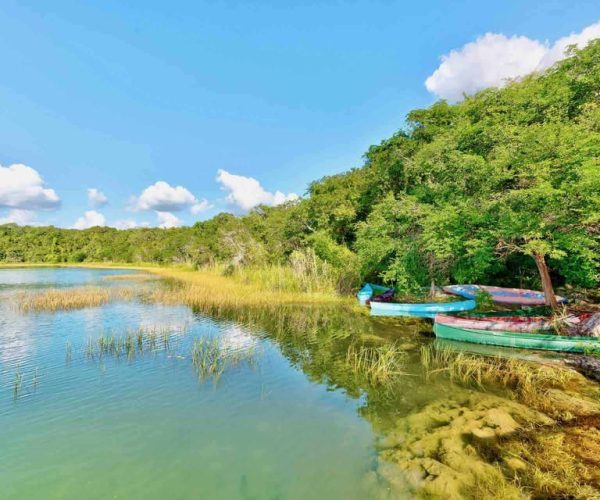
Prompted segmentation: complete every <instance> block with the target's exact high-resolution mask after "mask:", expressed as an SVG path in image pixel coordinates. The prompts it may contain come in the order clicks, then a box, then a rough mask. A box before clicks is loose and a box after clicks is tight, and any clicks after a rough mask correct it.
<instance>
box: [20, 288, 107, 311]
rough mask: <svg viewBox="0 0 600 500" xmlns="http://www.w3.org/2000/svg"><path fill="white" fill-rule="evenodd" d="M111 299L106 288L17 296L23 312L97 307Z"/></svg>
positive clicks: (52, 291) (54, 289)
mask: <svg viewBox="0 0 600 500" xmlns="http://www.w3.org/2000/svg"><path fill="white" fill-rule="evenodd" d="M110 298H111V297H110V293H109V291H108V289H105V288H99V287H83V288H70V289H56V288H51V289H49V290H45V291H43V292H27V293H21V294H19V295H18V296H17V303H18V308H19V310H20V311H21V312H37V311H51V312H52V311H60V310H72V309H81V308H84V307H97V306H100V305H102V304H105V303H107V302H108V301H109V300H110Z"/></svg>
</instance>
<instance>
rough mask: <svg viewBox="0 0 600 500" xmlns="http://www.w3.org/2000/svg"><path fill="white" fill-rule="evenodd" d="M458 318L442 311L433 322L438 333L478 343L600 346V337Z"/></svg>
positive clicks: (577, 347)
mask: <svg viewBox="0 0 600 500" xmlns="http://www.w3.org/2000/svg"><path fill="white" fill-rule="evenodd" d="M454 319H455V318H453V317H452V316H447V315H442V314H440V315H438V316H436V317H435V323H434V325H433V331H434V332H435V335H436V337H438V338H440V339H446V340H458V341H461V342H471V343H474V344H486V345H496V346H501V347H519V348H522V349H542V350H546V351H565V352H584V351H585V350H587V349H600V340H599V339H598V338H597V337H570V336H565V335H556V334H552V333H522V332H510V331H495V330H481V329H474V328H462V327H460V326H458V325H457V324H455V322H454V321H452V320H454Z"/></svg>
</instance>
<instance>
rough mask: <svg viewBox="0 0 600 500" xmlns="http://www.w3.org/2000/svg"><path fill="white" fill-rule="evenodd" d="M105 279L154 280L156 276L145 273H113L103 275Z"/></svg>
mask: <svg viewBox="0 0 600 500" xmlns="http://www.w3.org/2000/svg"><path fill="white" fill-rule="evenodd" d="M103 279H104V280H105V281H149V280H155V279H156V276H152V275H151V274H146V273H135V274H133V273H131V274H113V275H111V276H105V277H104V278H103Z"/></svg>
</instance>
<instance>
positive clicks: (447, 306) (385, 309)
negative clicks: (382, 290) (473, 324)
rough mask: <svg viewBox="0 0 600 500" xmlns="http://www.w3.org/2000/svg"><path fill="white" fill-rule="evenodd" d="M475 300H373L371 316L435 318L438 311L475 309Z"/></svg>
mask: <svg viewBox="0 0 600 500" xmlns="http://www.w3.org/2000/svg"><path fill="white" fill-rule="evenodd" d="M475 306H476V303H475V301H474V300H461V301H457V302H440V303H436V302H431V303H427V304H397V303H393V302H375V301H372V302H371V316H414V317H419V318H433V317H435V315H436V314H438V313H443V312H461V311H470V310H472V309H475Z"/></svg>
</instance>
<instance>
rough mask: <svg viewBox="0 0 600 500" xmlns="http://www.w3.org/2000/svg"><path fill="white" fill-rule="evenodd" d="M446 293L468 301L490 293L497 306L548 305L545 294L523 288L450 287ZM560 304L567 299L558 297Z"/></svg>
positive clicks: (447, 287)
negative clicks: (480, 294)
mask: <svg viewBox="0 0 600 500" xmlns="http://www.w3.org/2000/svg"><path fill="white" fill-rule="evenodd" d="M443 290H444V292H446V293H449V294H452V295H458V296H459V297H464V298H466V299H475V298H476V297H477V295H478V294H479V293H482V292H484V293H489V294H490V295H491V297H492V300H493V301H494V302H496V303H497V304H506V305H520V306H541V305H544V304H545V303H546V299H545V297H544V294H543V292H538V291H536V290H526V289H523V288H502V287H499V286H486V285H450V286H445V287H444V288H443ZM556 300H557V301H558V303H559V304H561V303H562V304H564V303H566V302H567V299H566V298H564V297H560V296H558V295H557V296H556Z"/></svg>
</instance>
